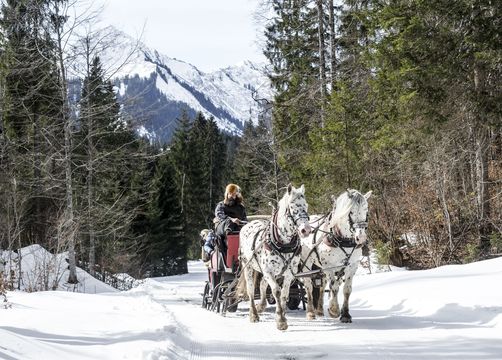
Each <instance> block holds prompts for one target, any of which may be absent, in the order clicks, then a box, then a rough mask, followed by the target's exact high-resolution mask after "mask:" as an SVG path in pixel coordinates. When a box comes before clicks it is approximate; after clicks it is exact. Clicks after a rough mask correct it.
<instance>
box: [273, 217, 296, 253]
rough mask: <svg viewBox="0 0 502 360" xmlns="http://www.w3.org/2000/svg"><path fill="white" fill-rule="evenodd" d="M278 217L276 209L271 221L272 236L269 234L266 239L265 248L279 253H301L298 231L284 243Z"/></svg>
mask: <svg viewBox="0 0 502 360" xmlns="http://www.w3.org/2000/svg"><path fill="white" fill-rule="evenodd" d="M277 217H278V211H275V212H274V214H273V215H272V221H271V222H270V236H268V237H267V239H266V240H265V249H267V250H268V251H272V250H274V251H277V252H279V253H294V254H295V255H297V254H299V252H300V250H301V245H300V237H299V236H298V233H296V232H295V234H294V235H293V236H292V237H291V239H290V241H289V242H288V243H284V242H283V241H282V240H281V236H280V234H279V229H278V225H277Z"/></svg>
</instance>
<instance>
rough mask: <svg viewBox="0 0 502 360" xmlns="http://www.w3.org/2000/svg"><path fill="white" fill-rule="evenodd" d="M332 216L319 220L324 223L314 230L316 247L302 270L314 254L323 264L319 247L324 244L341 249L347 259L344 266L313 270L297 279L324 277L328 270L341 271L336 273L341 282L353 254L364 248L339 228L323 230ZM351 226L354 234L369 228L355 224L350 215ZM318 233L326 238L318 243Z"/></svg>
mask: <svg viewBox="0 0 502 360" xmlns="http://www.w3.org/2000/svg"><path fill="white" fill-rule="evenodd" d="M331 216H332V214H331V213H330V214H329V217H328V215H324V216H323V217H321V218H320V219H319V220H322V219H324V221H323V222H321V223H320V224H319V226H317V227H316V229H315V230H314V236H313V238H312V244H315V245H314V247H313V248H312V250H310V252H309V254H308V255H307V257H306V259H305V261H304V262H303V264H302V267H301V269H303V268H304V267H305V265H306V263H307V260H308V259H309V258H310V256H311V255H312V253H315V254H316V256H317V261H318V262H319V263H320V262H321V259H320V256H319V252H318V251H317V247H318V246H319V245H320V244H321V243H324V244H325V245H326V246H329V247H331V248H339V249H340V250H341V251H342V252H343V253H344V254H345V258H344V259H343V260H342V264H341V265H337V266H330V267H328V268H319V269H313V270H310V271H306V272H303V273H299V274H297V275H296V276H297V277H311V276H314V275H320V276H324V271H326V270H334V269H340V270H338V271H336V272H335V275H336V276H337V279H338V280H339V279H340V278H341V277H343V276H344V275H345V269H346V268H347V266H349V264H350V261H349V260H350V258H351V257H352V254H353V253H354V251H355V250H356V249H359V248H361V247H362V245H360V244H357V243H356V241H355V239H354V237H353V236H351V237H344V236H342V234H341V232H340V229H339V228H335V227H330V228H329V231H325V230H322V229H321V226H322V225H324V224H325V223H326V220H327V221H328V223H329V222H330V221H331ZM326 218H327V219H326ZM319 220H318V221H319ZM349 225H350V231H351V233H354V231H355V230H356V229H359V228H361V229H362V228H366V227H368V222H366V221H361V222H358V223H354V221H353V220H352V217H351V216H350V214H349ZM334 228H335V230H334ZM318 232H321V233H323V234H324V236H323V237H321V239H320V240H319V241H318V242H316V236H317V233H318ZM346 248H351V249H352V250H351V251H346Z"/></svg>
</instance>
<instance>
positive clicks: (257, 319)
mask: <svg viewBox="0 0 502 360" xmlns="http://www.w3.org/2000/svg"><path fill="white" fill-rule="evenodd" d="M249 321H250V322H252V323H257V322H259V321H260V317H259V316H258V315H256V316H253V315H251V316H250V317H249Z"/></svg>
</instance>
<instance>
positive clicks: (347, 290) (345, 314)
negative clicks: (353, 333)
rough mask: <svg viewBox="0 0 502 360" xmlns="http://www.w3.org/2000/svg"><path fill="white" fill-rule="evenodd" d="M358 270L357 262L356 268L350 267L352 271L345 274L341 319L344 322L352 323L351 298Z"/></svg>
mask: <svg viewBox="0 0 502 360" xmlns="http://www.w3.org/2000/svg"><path fill="white" fill-rule="evenodd" d="M356 270H357V264H356V267H355V268H354V269H350V272H349V273H348V274H346V275H345V283H344V284H343V304H342V313H341V316H340V321H341V322H343V323H351V322H352V316H350V314H349V298H350V294H351V293H352V279H353V278H354V274H355V272H356Z"/></svg>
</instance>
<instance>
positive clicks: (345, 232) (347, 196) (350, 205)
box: [331, 189, 371, 245]
mask: <svg viewBox="0 0 502 360" xmlns="http://www.w3.org/2000/svg"><path fill="white" fill-rule="evenodd" d="M370 196H371V191H368V192H367V193H366V194H364V195H363V194H361V193H360V192H359V191H357V190H354V189H348V190H347V191H345V192H344V193H343V194H341V195H340V196H339V197H338V198H334V197H333V212H332V214H333V216H332V220H331V221H332V223H331V227H332V228H336V229H337V231H338V232H339V234H340V235H341V237H343V238H350V239H353V240H354V241H355V242H356V244H358V245H362V244H364V243H365V242H366V240H367V238H368V236H367V234H366V230H367V229H368V199H369V197H370Z"/></svg>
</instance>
